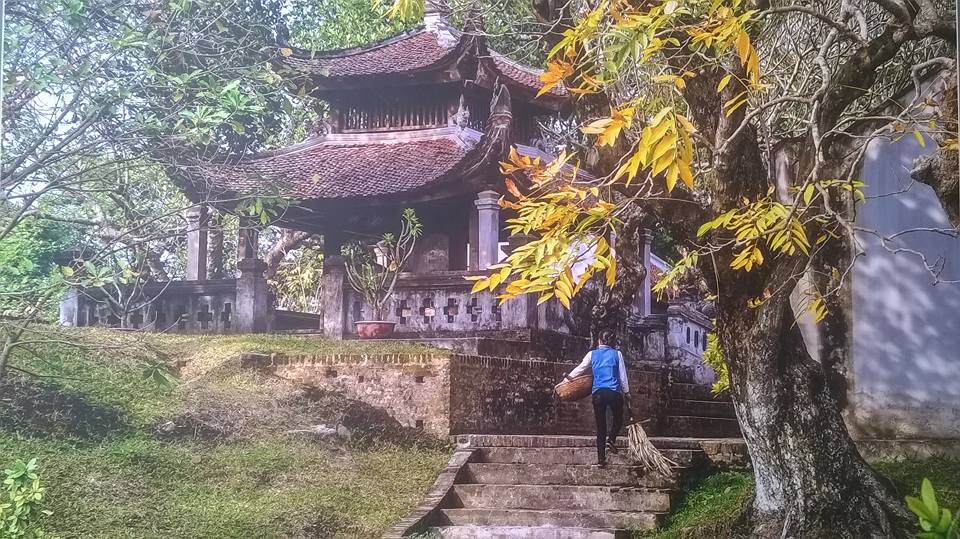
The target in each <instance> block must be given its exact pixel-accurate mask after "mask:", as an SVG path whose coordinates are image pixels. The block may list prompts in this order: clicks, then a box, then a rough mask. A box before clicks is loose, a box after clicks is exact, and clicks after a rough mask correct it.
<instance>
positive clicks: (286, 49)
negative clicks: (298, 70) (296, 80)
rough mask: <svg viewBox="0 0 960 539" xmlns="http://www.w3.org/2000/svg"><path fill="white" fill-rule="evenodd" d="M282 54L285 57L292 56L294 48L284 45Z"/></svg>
mask: <svg viewBox="0 0 960 539" xmlns="http://www.w3.org/2000/svg"><path fill="white" fill-rule="evenodd" d="M280 54H282V55H283V56H284V57H287V56H291V55H292V54H293V49H291V48H289V47H283V48H281V49H280Z"/></svg>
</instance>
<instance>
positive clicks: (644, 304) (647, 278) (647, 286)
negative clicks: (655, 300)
mask: <svg viewBox="0 0 960 539" xmlns="http://www.w3.org/2000/svg"><path fill="white" fill-rule="evenodd" d="M652 244H653V232H652V231H651V230H650V229H649V228H645V229H643V246H642V247H641V249H642V250H643V255H642V256H643V267H644V269H646V272H644V275H643V284H642V285H641V286H640V289H641V290H642V291H643V294H642V295H641V298H640V315H641V316H644V317H646V316H650V303H651V296H652V295H653V290H652V289H653V286H652V284H651V283H652V276H651V275H650V252H651V251H650V246H651V245H652Z"/></svg>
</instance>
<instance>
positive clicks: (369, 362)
mask: <svg viewBox="0 0 960 539" xmlns="http://www.w3.org/2000/svg"><path fill="white" fill-rule="evenodd" d="M241 364H242V365H243V366H244V367H246V368H256V369H259V370H263V371H267V372H270V373H271V374H274V375H276V376H279V377H281V378H284V379H287V380H291V381H294V382H297V383H302V384H309V385H312V386H315V387H317V388H319V389H324V390H329V391H337V392H340V393H342V394H343V395H344V396H346V397H348V398H351V399H356V400H359V401H362V402H364V403H366V404H369V405H371V406H375V407H377V408H381V409H383V410H385V411H386V412H387V413H389V414H390V415H391V416H392V417H393V418H395V419H396V420H397V421H398V422H399V423H400V424H402V425H404V426H409V427H414V428H422V429H424V430H425V431H427V432H430V433H433V434H436V435H438V436H447V435H450V434H463V433H469V434H583V435H590V434H593V433H594V430H593V424H594V423H593V409H592V406H591V404H590V399H584V400H582V401H579V402H573V403H571V402H560V401H558V400H556V399H555V398H554V396H553V386H554V385H555V384H556V383H557V382H559V381H560V380H561V379H562V378H563V375H564V374H566V373H567V372H569V371H570V370H571V369H572V368H573V367H574V365H573V364H572V363H556V362H550V361H535V360H516V359H502V358H491V357H478V356H465V355H457V354H450V355H444V354H438V355H429V354H427V355H411V354H332V355H282V354H243V355H242V356H241ZM628 376H629V378H630V387H631V390H632V394H633V399H632V404H633V412H634V415H635V417H637V418H638V419H650V420H651V421H650V422H649V423H645V424H644V426H645V428H646V429H648V431H651V432H655V431H656V427H657V416H658V415H659V411H660V406H661V405H662V403H663V402H665V398H664V397H663V395H664V392H665V389H664V387H665V386H664V383H665V381H664V379H663V376H662V375H661V374H659V373H656V372H651V371H640V370H635V369H630V370H629V371H628Z"/></svg>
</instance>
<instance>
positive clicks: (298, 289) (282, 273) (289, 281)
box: [269, 247, 323, 313]
mask: <svg viewBox="0 0 960 539" xmlns="http://www.w3.org/2000/svg"><path fill="white" fill-rule="evenodd" d="M322 277H323V251H321V250H320V249H317V248H311V247H307V248H303V249H297V250H295V251H293V252H291V253H290V254H288V255H287V257H286V259H284V261H283V262H281V263H280V267H279V268H278V269H277V273H276V274H275V275H274V276H273V278H272V279H270V280H269V282H270V285H271V286H272V287H273V290H274V293H275V294H276V295H277V306H278V308H280V309H286V310H288V311H299V312H305V313H319V312H320V309H321V307H322V305H321V300H320V292H321V287H322V285H323V281H322Z"/></svg>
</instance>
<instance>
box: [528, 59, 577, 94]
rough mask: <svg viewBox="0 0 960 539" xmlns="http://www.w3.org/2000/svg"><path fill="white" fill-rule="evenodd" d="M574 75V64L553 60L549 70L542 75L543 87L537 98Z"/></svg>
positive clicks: (548, 66) (548, 65)
mask: <svg viewBox="0 0 960 539" xmlns="http://www.w3.org/2000/svg"><path fill="white" fill-rule="evenodd" d="M572 74H573V64H571V63H570V62H565V61H563V60H551V61H550V62H549V63H548V64H547V69H546V71H544V72H543V73H541V74H540V82H542V83H543V87H542V88H540V91H539V92H537V97H540V96H541V95H543V94H545V93H547V92H549V91H550V90H552V89H553V88H554V87H556V86H557V85H559V84H560V83H562V82H563V79H565V78H567V77H569V76H570V75H572Z"/></svg>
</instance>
